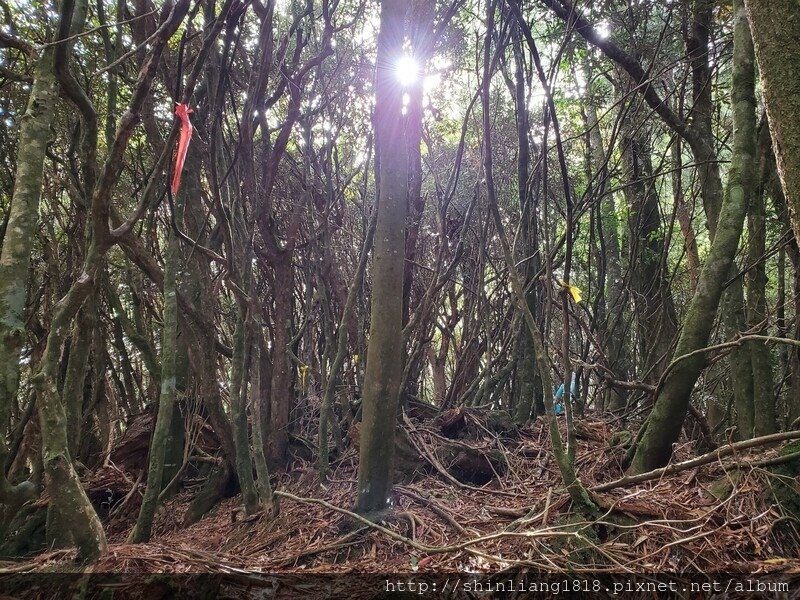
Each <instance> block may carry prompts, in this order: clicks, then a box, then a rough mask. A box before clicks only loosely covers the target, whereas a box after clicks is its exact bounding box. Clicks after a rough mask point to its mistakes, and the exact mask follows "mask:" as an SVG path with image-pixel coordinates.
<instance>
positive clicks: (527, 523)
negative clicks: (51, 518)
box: [4, 407, 800, 593]
mask: <svg viewBox="0 0 800 600" xmlns="http://www.w3.org/2000/svg"><path fill="white" fill-rule="evenodd" d="M411 412H412V416H410V418H407V419H406V422H405V424H404V425H403V434H402V436H401V437H402V439H403V440H404V442H403V444H402V446H401V448H402V450H401V451H400V457H399V460H398V473H397V477H396V483H395V487H394V492H393V497H392V501H393V511H392V513H391V515H390V516H388V517H387V518H386V520H384V521H380V522H378V523H373V522H371V521H368V520H363V521H360V520H358V519H359V518H358V515H356V514H355V513H353V512H351V511H350V510H349V508H348V507H352V506H353V504H354V502H355V497H356V483H357V479H356V478H357V447H353V448H349V449H348V450H347V451H346V452H345V453H344V454H343V455H341V456H338V457H336V458H335V459H334V460H333V461H332V470H331V474H330V478H329V480H328V482H327V483H326V484H325V485H324V486H320V484H319V482H318V478H317V476H316V468H315V465H314V464H313V463H312V462H310V461H309V458H310V456H306V457H305V458H304V457H303V456H302V455H303V454H306V452H303V451H302V450H298V452H297V454H299V455H300V456H296V457H294V458H293V462H292V467H293V468H292V470H291V471H290V472H287V473H284V474H281V475H279V476H276V478H275V480H274V486H275V487H276V489H277V490H281V491H279V492H276V493H277V494H279V503H280V510H279V514H278V515H277V516H273V517H272V518H263V515H260V514H256V515H254V516H247V515H246V514H245V513H244V511H243V509H242V498H241V496H240V495H239V494H238V493H235V494H234V490H227V493H226V494H224V495H226V496H230V497H228V498H226V499H223V500H222V501H220V502H219V503H218V504H215V505H214V507H213V508H211V509H210V511H209V512H208V514H206V515H204V517H203V518H202V519H201V520H199V521H198V522H196V523H193V524H190V525H187V515H188V514H189V511H190V507H191V505H192V498H193V497H194V496H196V494H197V487H198V483H199V482H197V481H196V482H195V483H194V484H192V479H191V478H187V483H186V489H185V490H184V491H182V492H181V493H179V494H177V495H176V496H175V497H174V498H172V499H170V500H168V501H167V502H166V503H165V506H164V508H163V509H162V510H161V511H160V513H159V514H158V515H157V517H156V518H155V520H154V523H153V532H152V536H151V539H150V542H149V543H147V544H141V545H139V544H136V545H132V544H127V543H126V539H127V537H128V535H129V533H130V530H131V529H132V527H133V526H134V524H135V521H136V515H137V514H138V512H139V510H140V507H141V496H140V495H139V494H135V493H131V491H132V489H133V487H134V485H135V482H134V479H135V478H136V473H137V472H138V471H139V469H140V466H141V464H142V462H143V461H144V459H145V456H143V455H142V454H141V453H142V450H143V448H142V445H141V443H140V442H141V440H139V443H137V440H135V439H134V438H135V436H133V437H128V438H127V439H126V437H125V436H123V438H122V440H121V445H120V447H119V448H118V449H117V450H115V451H114V452H112V455H111V456H112V458H114V459H118V460H117V461H116V462H115V461H114V460H111V461H109V462H108V464H107V465H105V466H103V467H102V468H100V469H98V470H96V471H95V472H94V473H92V474H91V475H90V476H88V478H87V480H86V483H85V485H84V486H85V488H86V490H87V493H88V495H89V497H90V498H91V499H92V500H93V502H94V504H95V505H96V506H98V507H100V509H101V515H103V516H104V518H103V524H104V527H105V529H106V532H107V534H108V541H109V544H110V545H109V552H108V553H107V554H106V555H105V556H104V557H103V558H102V559H101V560H99V561H98V562H97V563H95V564H94V565H93V566H92V567H91V568H89V569H85V568H76V566H75V565H74V558H75V552H74V550H66V549H65V550H55V551H49V552H44V553H42V554H41V555H39V556H37V557H36V558H35V559H33V560H26V561H24V562H21V563H5V564H4V567H5V568H6V570H7V572H9V573H16V574H27V575H30V574H33V573H49V572H53V571H64V572H86V573H92V572H96V573H150V572H153V573H155V572H161V573H173V574H183V573H198V572H210V573H222V574H238V573H244V572H250V573H253V574H256V573H291V572H295V573H309V574H311V573H337V572H338V573H348V572H353V571H355V572H360V573H371V572H374V573H411V572H415V573H426V572H428V573H442V572H452V573H475V572H487V573H494V572H498V571H501V570H504V569H510V568H514V567H523V568H526V569H532V570H550V571H553V572H564V573H571V574H572V575H578V576H579V575H580V574H581V573H594V574H597V573H603V572H612V573H619V572H620V571H623V572H625V571H631V572H634V573H653V572H659V571H667V572H687V571H688V572H697V573H705V574H708V573H715V572H725V573H733V574H767V573H772V574H774V573H796V572H797V569H798V566H800V562H798V558H797V555H796V549H797V532H796V530H795V529H794V527H793V526H792V525H791V520H790V519H789V520H784V519H785V516H786V515H790V514H792V512H793V511H797V509H798V507H797V506H796V502H797V500H796V497H793V496H792V494H791V491H790V487H789V486H787V482H786V479H787V478H786V473H787V472H786V471H785V470H783V468H785V467H786V465H787V464H788V465H791V457H790V460H788V461H787V460H786V457H787V456H788V453H790V452H792V451H793V452H797V450H792V449H791V447H790V448H789V449H788V450H784V452H783V453H778V452H775V451H773V452H764V451H763V450H762V449H760V448H759V449H758V451H755V450H747V449H741V450H739V451H738V452H736V453H734V454H728V455H727V456H726V453H725V452H720V451H719V450H717V451H714V452H711V453H707V454H705V455H703V457H704V458H703V460H700V461H698V460H697V453H696V452H694V451H693V444H692V443H691V442H688V441H685V440H683V441H682V443H681V444H680V446H679V448H678V449H677V450H676V453H675V462H674V463H673V465H672V470H671V471H667V472H666V473H653V474H650V475H649V476H648V477H647V480H646V481H642V482H639V483H637V482H636V481H633V482H628V481H626V479H625V477H624V470H623V469H622V464H623V463H624V459H625V454H626V452H627V450H628V449H629V448H630V442H631V436H630V433H629V432H628V431H625V430H622V431H620V430H619V428H618V427H617V425H618V423H615V422H614V421H613V420H610V419H601V418H598V417H597V416H596V415H593V414H588V415H586V416H585V418H583V419H582V420H581V426H580V427H579V429H578V432H577V442H578V451H579V452H580V456H581V458H580V460H579V461H578V462H577V464H576V467H577V473H578V475H579V476H580V477H581V480H582V481H583V482H584V483H585V485H587V486H588V487H589V488H590V489H591V490H592V491H593V492H594V498H595V500H596V502H597V504H598V506H599V507H600V509H601V511H602V515H601V516H600V518H598V519H597V520H594V521H587V520H586V519H585V518H583V517H582V516H581V515H580V514H577V513H576V512H575V511H574V510H571V508H572V507H571V503H570V499H569V496H568V495H567V494H566V493H564V491H563V490H562V489H560V488H561V486H560V481H559V480H560V475H559V472H558V468H557V466H556V465H554V464H553V462H552V460H551V458H550V456H551V455H550V452H549V450H548V448H549V439H548V436H549V433H548V431H547V428H546V427H545V425H544V423H543V422H542V421H541V420H540V421H538V422H535V423H533V424H529V425H526V426H525V427H522V428H519V427H517V426H516V425H514V423H513V421H512V420H511V418H510V415H509V414H508V413H496V412H495V413H492V412H486V411H480V410H473V409H453V410H451V411H448V412H446V413H444V414H441V415H438V416H436V415H433V414H432V411H431V410H430V408H428V407H419V408H418V410H413V409H412V411H411ZM128 431H134V432H135V431H137V430H136V429H129V430H128ZM138 431H139V434H138V435H141V434H142V433H144V432H145V431H146V430H138ZM700 443H702V439H701V440H700ZM795 446H796V444H795ZM132 448H135V450H133V451H132ZM209 449H211V448H209ZM793 460H794V462H795V463H796V461H797V458H794V459H793ZM777 465H782V466H783V468H777ZM792 468H796V466H794V467H792ZM46 502H47V498H46V497H45V498H44V499H42V500H41V501H39V502H38V503H37V505H38V508H41V507H42V506H44V505H46ZM792 503H795V504H792ZM37 505H34V506H37ZM794 514H796V512H795V513H794ZM782 517H784V518H783V519H782ZM190 520H194V519H191V518H190ZM44 538H45V527H44V522H42V523H41V524H40V525H39V526H38V527H35V528H29V529H28V530H27V531H26V538H25V541H24V543H28V544H31V547H32V548H37V547H38V546H39V545H40V544H43V543H44ZM253 581H254V582H255V581H257V580H256V579H254V580H253ZM265 585H266V584H265ZM256 587H257V586H256ZM372 592H373V593H374V592H375V590H374V589H373V590H372Z"/></svg>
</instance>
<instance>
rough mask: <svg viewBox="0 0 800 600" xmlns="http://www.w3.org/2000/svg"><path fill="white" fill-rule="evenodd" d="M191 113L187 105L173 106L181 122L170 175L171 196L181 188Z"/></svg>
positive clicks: (190, 130) (189, 134)
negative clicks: (176, 151) (173, 166)
mask: <svg viewBox="0 0 800 600" xmlns="http://www.w3.org/2000/svg"><path fill="white" fill-rule="evenodd" d="M192 112H193V111H192V109H191V108H189V105H188V104H176V105H175V114H176V115H177V116H178V118H179V119H180V121H181V138H180V140H179V141H178V153H177V154H176V155H175V172H174V173H173V174H172V195H173V196H174V195H175V194H177V193H178V188H179V187H181V173H182V172H183V163H184V162H186V153H187V152H188V151H189V141H190V140H191V139H192V122H191V121H190V120H189V115H190V114H192Z"/></svg>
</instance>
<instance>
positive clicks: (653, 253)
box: [622, 124, 677, 384]
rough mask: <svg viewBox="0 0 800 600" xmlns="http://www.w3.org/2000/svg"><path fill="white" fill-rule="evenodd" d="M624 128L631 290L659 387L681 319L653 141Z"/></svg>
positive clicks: (647, 361) (646, 361) (644, 366)
mask: <svg viewBox="0 0 800 600" xmlns="http://www.w3.org/2000/svg"><path fill="white" fill-rule="evenodd" d="M622 129H623V136H622V157H623V163H624V165H625V169H626V171H627V178H628V180H629V182H630V183H629V185H626V186H625V190H624V191H625V196H626V197H627V201H628V204H629V206H630V214H629V218H628V226H629V229H630V252H631V256H630V264H631V272H632V281H631V284H632V285H631V287H632V288H633V290H634V292H635V294H634V301H635V305H636V312H637V315H638V317H637V320H638V329H639V342H640V343H639V346H640V348H641V355H642V362H641V365H640V370H641V372H643V373H647V374H648V375H647V377H646V378H645V379H646V380H647V381H649V382H650V383H652V384H655V383H656V382H657V381H658V378H659V376H660V375H661V372H662V371H663V370H664V367H665V366H666V361H667V359H668V357H669V350H670V346H671V344H672V338H673V337H674V335H675V332H676V321H677V317H676V313H675V306H674V304H673V302H672V295H671V293H670V290H669V286H668V285H667V273H666V265H665V259H666V251H665V248H664V230H663V219H662V216H661V207H660V206H659V199H658V195H657V193H656V190H655V187H654V183H653V182H652V177H651V176H652V171H653V167H652V164H651V161H650V148H649V147H648V146H649V144H648V143H647V136H646V135H645V133H644V131H643V129H642V128H638V129H636V126H635V125H627V124H623V125H622Z"/></svg>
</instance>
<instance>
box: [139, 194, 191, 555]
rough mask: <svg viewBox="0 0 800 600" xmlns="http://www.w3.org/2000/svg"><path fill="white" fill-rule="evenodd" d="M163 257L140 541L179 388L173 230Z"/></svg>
mask: <svg viewBox="0 0 800 600" xmlns="http://www.w3.org/2000/svg"><path fill="white" fill-rule="evenodd" d="M185 201H186V191H185V188H184V189H182V190H180V191H179V192H178V197H177V198H176V199H175V212H174V215H173V218H174V223H183V206H184V203H185ZM167 244H168V245H167V252H166V257H165V260H164V313H163V317H162V321H163V330H162V335H161V393H160V395H159V399H158V413H157V415H156V424H155V429H154V431H153V437H152V439H151V440H150V451H149V453H148V467H147V487H146V488H145V492H144V498H143V499H142V506H141V508H140V509H139V517H138V518H137V520H136V525H135V526H134V528H133V530H132V531H131V533H130V535H129V536H128V542H129V543H132V544H138V543H141V542H146V541H148V540H149V539H150V533H151V531H152V528H153V517H154V516H155V513H156V509H157V508H158V497H159V494H161V484H162V481H163V478H164V477H163V475H164V462H165V458H166V454H167V444H168V443H169V439H168V438H169V433H170V429H171V426H172V418H173V412H174V407H175V396H176V392H177V385H176V384H177V363H178V339H177V338H178V293H177V292H178V273H179V272H180V268H181V265H182V264H183V260H182V257H181V248H180V240H179V239H178V234H177V233H176V232H175V231H174V230H171V231H170V233H169V239H168V242H167Z"/></svg>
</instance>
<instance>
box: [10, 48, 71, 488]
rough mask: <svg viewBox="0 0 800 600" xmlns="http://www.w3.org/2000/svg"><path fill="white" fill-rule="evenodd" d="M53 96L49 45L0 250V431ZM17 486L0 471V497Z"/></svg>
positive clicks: (14, 370)
mask: <svg viewBox="0 0 800 600" xmlns="http://www.w3.org/2000/svg"><path fill="white" fill-rule="evenodd" d="M57 100H58V84H57V81H56V75H55V65H54V56H53V50H52V46H49V47H48V48H47V49H45V50H44V51H43V52H42V54H41V56H40V57H39V59H38V61H37V63H36V68H35V70H34V80H33V86H32V89H31V94H30V97H29V98H28V106H27V109H26V111H25V114H24V115H23V117H22V120H21V125H20V133H19V144H18V152H17V158H16V164H17V169H16V173H15V175H14V189H13V192H12V196H11V209H10V212H9V215H8V224H7V226H6V229H5V235H4V238H3V247H2V255H0V429H2V430H3V431H5V428H6V427H8V421H9V418H10V416H11V407H12V404H13V403H14V402H15V401H16V396H17V387H18V385H19V361H20V356H21V352H22V347H23V345H24V343H25V321H26V314H25V313H26V310H25V305H26V302H27V290H28V269H29V266H30V259H31V254H32V251H33V244H34V242H35V240H36V225H37V223H38V220H39V199H40V197H41V193H42V173H43V167H44V160H45V153H46V151H47V146H48V144H49V143H50V139H51V137H52V134H51V131H50V124H51V122H52V120H53V115H54V114H55V107H56V102H57ZM7 453H8V449H7V446H6V439H5V436H3V438H2V439H0V464H3V463H4V462H5V460H6V455H7ZM21 491H22V489H21V488H18V487H16V488H15V487H13V486H11V485H10V484H9V483H8V481H7V480H6V476H5V470H3V471H2V472H0V502H2V503H11V502H15V503H16V500H17V499H18V498H17V496H19V492H21Z"/></svg>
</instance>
